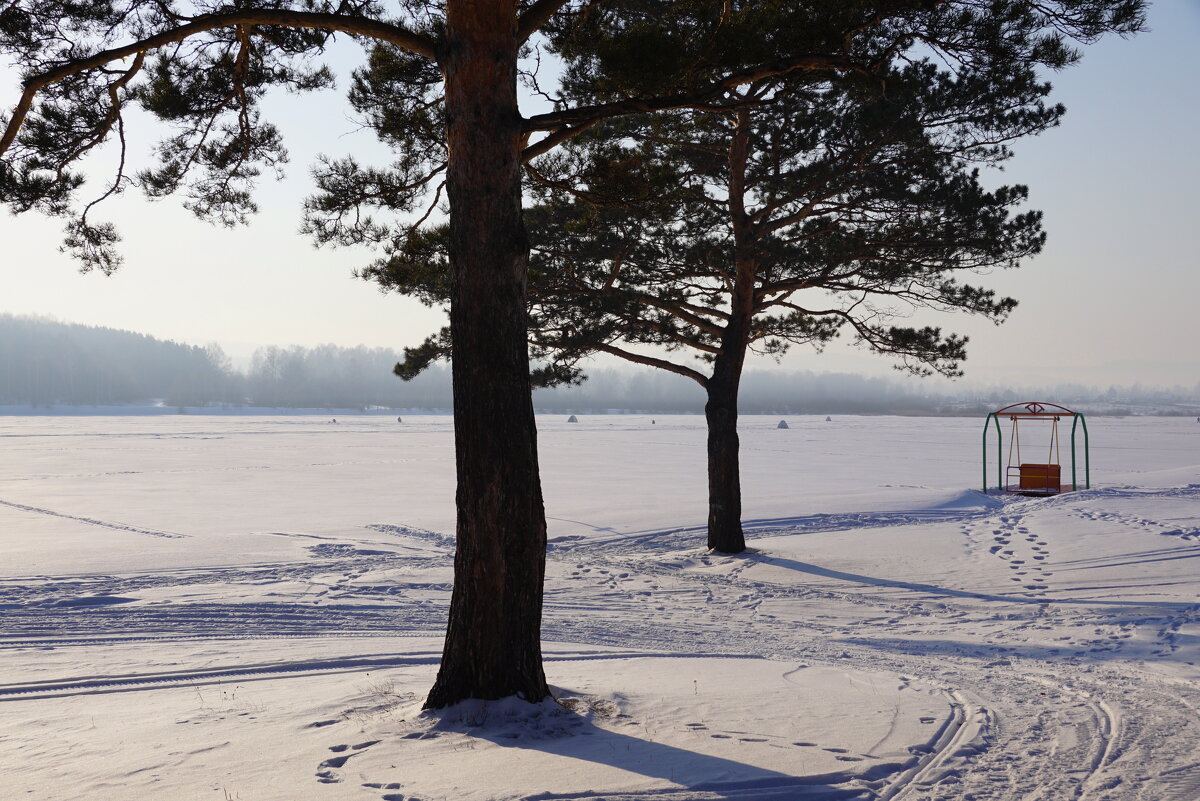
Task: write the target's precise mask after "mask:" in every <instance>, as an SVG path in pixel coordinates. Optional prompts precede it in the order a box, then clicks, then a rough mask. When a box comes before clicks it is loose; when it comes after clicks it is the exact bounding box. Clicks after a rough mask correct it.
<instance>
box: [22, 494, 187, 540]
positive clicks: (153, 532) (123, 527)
mask: <svg viewBox="0 0 1200 801" xmlns="http://www.w3.org/2000/svg"><path fill="white" fill-rule="evenodd" d="M0 506H8V507H10V508H12V509H20V510H21V511H22V512H33V513H34V514H40V515H49V516H51V517H58V518H62V519H64V520H75V521H78V522H80V523H87V524H88V525H89V526H101V527H102V528H111V529H113V530H114V531H128V532H130V533H131V534H145V535H146V536H148V537H165V538H167V539H186V538H188V537H190V536H191V535H190V534H177V533H175V532H172V531H158V530H157V529H152V528H138V527H137V526H130V525H127V524H125V523H110V522H108V521H105V520H96V519H95V518H92V517H78V516H76V515H69V514H66V513H65V512H56V511H54V510H53V509H42V508H41V507H38V506H26V505H25V504H23V503H13V502H12V501H5V500H0Z"/></svg>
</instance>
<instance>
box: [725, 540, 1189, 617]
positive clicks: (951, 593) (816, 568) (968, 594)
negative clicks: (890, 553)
mask: <svg viewBox="0 0 1200 801" xmlns="http://www.w3.org/2000/svg"><path fill="white" fill-rule="evenodd" d="M749 558H750V559H753V560H754V561H757V562H760V563H762V564H765V565H772V566H774V567H783V568H787V569H789V570H795V571H796V572H798V573H808V574H810V575H813V576H821V577H823V578H830V579H837V580H840V581H847V582H851V583H854V584H863V585H867V586H871V587H885V588H888V589H897V590H909V591H911V592H918V593H922V594H925V595H932V596H941V597H945V598H969V599H971V600H976V601H991V602H999V603H1006V604H1045V603H1054V604H1064V605H1072V606H1094V607H1118V608H1120V607H1141V608H1148V609H1163V610H1170V611H1174V612H1182V611H1184V610H1187V609H1191V608H1193V607H1195V605H1196V604H1194V603H1182V602H1178V601H1133V600H1130V601H1116V600H1089V599H1086V598H1062V597H1060V596H1058V595H1056V594H1046V595H1036V596H1035V595H1029V594H1024V593H1023V594H1021V595H995V594H991V593H986V592H973V591H971V590H956V589H952V588H950V587H939V586H937V585H936V584H925V583H922V582H917V581H901V580H899V579H889V578H882V577H879V576H864V575H862V574H859V573H847V572H845V571H843V570H834V569H832V568H828V567H821V566H820V565H815V564H811V563H809V562H801V561H799V560H797V559H787V558H784V557H781V556H772V555H768V554H763V553H756V554H750V555H749ZM1063 590H1064V591H1069V590H1070V588H1063Z"/></svg>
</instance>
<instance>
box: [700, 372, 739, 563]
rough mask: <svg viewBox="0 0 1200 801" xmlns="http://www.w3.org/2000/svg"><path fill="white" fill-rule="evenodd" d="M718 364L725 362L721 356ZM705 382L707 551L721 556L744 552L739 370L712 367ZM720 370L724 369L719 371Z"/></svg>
mask: <svg viewBox="0 0 1200 801" xmlns="http://www.w3.org/2000/svg"><path fill="white" fill-rule="evenodd" d="M717 359H718V362H720V361H722V360H724V361H726V362H727V361H729V359H728V358H726V357H725V356H724V354H722V355H721V356H718V357H717ZM715 366H716V367H717V369H715V370H714V371H713V375H712V377H711V378H710V379H709V380H708V384H707V386H706V389H707V391H708V402H707V403H705V404H704V417H705V419H706V420H707V422H708V547H709V548H711V549H713V550H714V551H720V552H721V553H741V552H742V551H744V550H746V538H745V535H744V534H743V533H742V479H741V466H740V464H739V457H738V450H739V447H740V443H739V441H738V432H737V417H738V414H737V395H738V385H739V383H740V379H741V370H740V369H738V370H737V371H736V372H735V371H732V370H730V369H729V367H730V365H721V364H719V363H718V364H717V365H715ZM722 368H724V369H722Z"/></svg>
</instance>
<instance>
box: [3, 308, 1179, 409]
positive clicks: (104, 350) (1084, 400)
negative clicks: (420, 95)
mask: <svg viewBox="0 0 1200 801" xmlns="http://www.w3.org/2000/svg"><path fill="white" fill-rule="evenodd" d="M400 359H401V354H400V353H399V352H398V351H394V350H391V349H389V348H367V347H362V346H359V347H354V348H346V347H339V346H336V345H321V346H318V347H315V348H304V347H298V346H293V347H286V348H281V347H275V346H271V347H262V348H259V349H258V350H257V351H255V353H254V355H253V357H252V358H251V360H250V365H249V367H248V368H247V369H246V370H238V369H235V368H234V366H233V364H232V362H231V360H230V359H229V357H228V356H227V355H226V354H225V353H224V351H222V350H221V348H220V347H219V346H217V345H208V346H206V347H198V346H195V345H185V344H181V343H178V342H169V341H163V340H159V339H155V338H154V337H150V336H147V335H145V334H137V333H134V332H132V331H120V330H117V329H113V328H98V327H94V326H85V325H77V324H73V323H62V322H58V321H55V320H49V319H45V318H35V317H17V316H12V315H4V314H0V406H22V407H24V406H33V407H38V408H49V407H55V406H119V405H145V404H149V403H161V404H163V405H165V406H168V407H173V408H177V409H180V410H186V409H187V408H189V407H192V408H197V407H209V408H211V407H226V408H239V407H268V408H285V409H363V410H365V409H372V408H374V409H426V410H448V409H449V408H450V407H451V405H452V402H451V394H450V370H449V367H448V366H447V365H445V364H436V365H434V366H433V367H431V368H430V369H429V370H427V371H426V372H424V373H422V374H421V375H420V376H418V377H417V378H416V379H414V380H412V381H407V382H406V381H401V380H400V379H399V378H397V377H395V376H394V375H393V374H392V367H393V366H394V365H395V364H396V362H397V361H399V360H400ZM589 375H590V378H589V380H588V381H586V382H584V383H583V384H582V385H581V386H575V387H557V388H554V389H540V390H537V391H536V392H534V396H533V399H534V406H535V408H537V409H538V410H539V411H548V412H593V413H594V412H604V411H609V410H620V411H633V412H650V413H660V414H666V413H669V412H701V411H703V409H704V393H703V392H702V391H701V390H700V388H699V387H698V386H697V385H696V384H695V383H693V382H692V381H690V380H688V379H686V378H683V377H681V376H677V375H674V374H672V373H664V372H661V371H657V370H651V369H644V368H643V369H639V368H629V369H619V370H614V369H610V368H596V369H592V370H590V371H589ZM1035 397H1037V398H1039V399H1046V398H1052V399H1057V400H1058V401H1059V402H1062V403H1066V404H1067V405H1072V404H1078V406H1079V408H1080V409H1082V410H1085V411H1098V412H1107V413H1113V414H1129V413H1143V414H1144V413H1155V414H1181V415H1193V416H1195V415H1200V384H1197V385H1196V386H1195V387H1192V388H1180V387H1176V388H1173V389H1169V390H1166V389H1147V388H1143V387H1138V386H1134V387H1124V388H1122V387H1110V388H1108V389H1106V390H1098V389H1096V388H1094V387H1084V386H1062V387H1055V388H1052V389H1048V388H1031V387H993V388H988V389H961V390H956V389H955V387H954V386H950V387H949V388H948V386H947V385H946V384H942V385H940V386H939V385H936V384H924V383H922V382H919V381H904V380H901V379H888V378H869V377H864V376H859V375H848V374H840V373H820V374H816V373H811V372H780V371H767V370H758V371H753V370H752V371H748V372H747V373H746V374H745V377H744V378H743V381H742V392H741V404H740V406H741V410H742V411H744V412H746V413H749V414H753V413H780V414H832V413H839V414H982V413H985V412H986V411H988V410H990V409H994V408H996V407H997V406H998V405H1003V404H1005V403H1011V402H1013V401H1015V400H1029V399H1031V398H1035Z"/></svg>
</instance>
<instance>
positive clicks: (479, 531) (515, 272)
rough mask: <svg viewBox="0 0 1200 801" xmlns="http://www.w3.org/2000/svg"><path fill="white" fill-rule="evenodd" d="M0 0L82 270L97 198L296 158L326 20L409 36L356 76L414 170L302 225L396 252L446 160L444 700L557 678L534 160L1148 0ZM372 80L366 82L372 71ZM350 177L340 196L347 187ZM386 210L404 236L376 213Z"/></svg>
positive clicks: (196, 182) (1056, 33)
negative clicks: (285, 123)
mask: <svg viewBox="0 0 1200 801" xmlns="http://www.w3.org/2000/svg"><path fill="white" fill-rule="evenodd" d="M2 2H3V4H2V5H0V54H2V55H3V57H4V58H6V59H8V60H9V61H11V62H12V63H14V64H15V65H16V66H17V67H18V69H19V70H20V71H21V74H22V78H23V90H22V93H21V96H20V97H19V98H18V99H17V101H16V103H15V105H14V106H13V110H12V112H11V113H8V114H6V115H5V117H4V118H3V119H2V120H0V128H2V129H3V132H2V133H0V202H3V203H4V205H6V206H7V207H8V208H9V209H11V210H13V211H15V212H18V213H20V212H27V211H34V210H36V211H39V212H42V213H48V214H52V215H57V216H61V217H63V218H65V220H66V228H67V237H66V245H67V247H68V249H69V250H70V251H71V252H72V253H73V255H74V256H75V257H76V258H78V259H79V261H80V263H81V265H82V266H83V267H84V268H85V269H91V268H97V269H100V270H103V271H110V270H112V269H115V268H116V267H117V266H118V264H119V263H120V256H119V253H118V251H117V243H118V241H119V236H118V233H117V230H116V228H115V226H114V225H112V224H111V223H109V222H105V221H98V220H96V219H94V216H93V212H94V210H95V208H96V205H97V203H98V202H100V201H102V200H104V199H105V198H107V197H110V196H112V195H113V194H116V193H118V192H121V191H123V190H125V189H126V188H128V187H130V186H135V185H136V186H138V187H140V188H141V189H142V190H143V191H145V192H147V193H148V194H150V195H151V196H162V195H165V194H171V193H176V192H178V193H181V194H183V195H184V196H185V198H186V200H185V203H186V204H187V205H188V207H189V208H190V209H191V210H192V211H193V212H195V213H196V214H198V215H200V216H202V217H204V218H206V219H211V220H213V221H216V222H219V223H222V224H227V225H228V224H238V223H241V222H243V221H244V220H245V219H246V217H247V215H248V214H250V213H251V212H253V211H254V203H253V197H252V186H253V183H254V181H255V179H256V178H257V177H258V176H259V175H260V174H261V173H263V172H264V171H267V172H270V171H272V170H275V169H278V168H279V166H280V165H281V164H282V163H283V160H284V158H285V151H284V149H283V138H282V133H281V132H280V131H279V130H278V129H277V128H276V127H275V126H274V125H272V124H271V123H270V122H269V121H268V120H266V119H264V118H263V115H262V111H261V99H262V97H263V96H264V95H265V93H266V92H267V91H268V90H270V89H272V88H279V89H284V90H293V91H305V90H310V89H314V88H317V87H320V86H325V85H328V83H329V81H330V74H329V71H328V70H327V69H325V68H324V67H323V66H322V65H321V61H320V59H321V55H322V52H323V50H324V48H325V46H326V45H327V43H328V41H329V39H330V37H332V36H334V35H335V34H346V35H349V36H351V37H354V38H357V39H358V40H360V41H362V42H364V43H368V44H369V45H370V46H379V47H383V48H395V49H396V51H395V53H393V54H391V55H390V56H389V55H388V54H383V55H379V56H378V58H379V59H381V60H384V61H386V60H388V59H389V58H391V60H392V61H394V63H395V69H394V70H393V73H394V75H395V76H397V80H396V81H393V82H391V83H387V82H384V83H378V84H375V83H372V82H371V81H370V80H365V81H364V82H362V83H361V87H360V89H361V91H362V92H368V91H372V90H380V89H381V88H383V89H387V91H379V92H378V96H379V98H380V103H381V105H380V106H379V107H380V108H381V109H384V111H381V112H380V113H386V114H387V115H388V116H387V119H388V120H389V121H391V122H395V123H396V124H397V128H396V132H395V134H394V141H395V142H396V144H397V146H398V147H399V148H400V149H401V150H402V151H403V154H402V155H401V157H400V161H399V164H400V168H399V169H396V168H395V166H393V168H392V169H390V170H387V171H378V172H368V173H364V172H363V170H361V169H355V168H351V167H349V166H348V165H347V166H346V167H345V168H344V169H342V168H339V167H338V165H339V162H337V161H330V162H327V163H326V164H325V165H324V167H322V168H319V169H318V173H319V178H318V180H319V182H324V185H325V186H326V188H327V189H332V190H334V191H332V192H326V194H329V195H332V196H334V197H332V198H331V200H330V201H329V202H331V203H332V204H333V205H332V206H330V207H328V208H327V209H326V210H328V211H330V212H332V213H333V214H334V215H335V216H337V215H342V219H341V221H340V222H337V223H335V224H332V227H331V228H329V229H327V230H325V231H324V232H323V233H322V232H321V229H320V228H319V225H320V224H319V223H317V222H315V221H314V222H312V223H311V224H312V225H313V226H314V232H316V233H318V235H319V236H325V235H329V236H331V237H333V238H336V237H339V236H342V232H344V231H350V232H351V233H350V234H349V236H351V237H357V236H360V235H366V236H370V237H371V238H373V241H375V242H377V243H378V244H379V245H380V246H381V248H383V254H382V256H381V258H383V259H385V260H389V261H390V260H394V259H397V258H399V259H400V260H403V258H404V257H405V254H406V252H407V251H406V249H407V248H408V247H409V244H408V243H409V242H410V241H412V238H410V237H409V236H408V233H409V232H412V231H413V230H414V226H413V223H412V221H411V220H407V219H395V218H393V217H392V216H391V215H392V214H393V213H399V214H407V213H409V212H410V209H413V208H415V204H416V203H417V202H418V201H425V202H427V200H428V198H429V196H431V195H432V196H433V197H436V196H437V194H438V190H439V188H440V179H436V180H435V178H436V176H439V175H441V174H442V171H441V170H440V169H439V165H440V164H441V163H442V162H443V161H444V165H445V166H444V176H445V196H446V199H447V201H448V207H449V221H450V222H449V232H448V242H449V244H448V254H449V263H450V266H451V272H452V276H451V291H450V296H451V334H450V336H451V338H452V344H453V348H454V353H455V358H454V364H453V381H454V389H455V430H456V440H455V441H456V445H455V447H456V452H457V453H456V455H457V459H456V463H457V467H458V481H459V491H458V494H457V503H458V505H459V510H458V511H459V514H458V524H457V526H458V528H457V537H458V551H457V555H456V561H455V589H454V594H453V597H452V600H451V610H450V621H449V625H448V628H447V638H446V647H445V650H444V652H443V661H442V666H441V670H440V671H439V676H438V680H437V682H436V684H435V687H434V689H433V691H432V692H431V694H430V697H429V699H428V700H427V703H428V704H429V705H430V706H432V707H442V706H446V705H449V704H452V703H455V702H456V701H459V700H462V699H465V698H498V697H503V696H507V695H519V696H521V697H523V698H526V699H527V700H530V701H537V700H540V699H542V698H545V697H546V696H547V695H548V694H549V687H548V685H547V684H546V681H545V676H544V673H543V671H542V666H541V652H540V640H539V626H540V617H541V581H542V576H543V571H544V558H545V513H544V510H543V506H542V498H541V489H540V481H539V474H538V464H537V452H536V434H535V430H534V423H533V410H532V405H531V403H530V381H529V360H528V346H527V339H528V333H527V329H526V303H525V289H526V273H527V261H528V242H527V237H526V233H525V229H524V224H523V219H522V198H521V171H522V168H523V165H524V164H526V163H528V162H529V161H530V160H531V159H536V158H537V157H539V156H542V155H546V154H548V153H550V151H551V150H553V148H555V147H557V146H558V145H560V144H562V143H563V142H566V141H568V140H570V139H572V138H574V137H576V136H578V135H580V134H582V133H583V132H585V131H587V130H588V129H590V128H591V127H593V126H595V125H597V124H599V123H601V122H603V121H604V120H608V119H611V118H614V117H619V116H625V115H629V114H634V113H650V112H657V111H665V110H680V109H709V110H712V109H730V108H734V107H739V106H741V105H743V101H742V100H740V99H738V98H737V97H736V96H734V94H736V92H735V90H736V89H737V88H738V87H743V86H748V85H750V84H752V83H754V82H755V81H759V80H766V79H770V78H772V77H778V76H799V75H809V76H811V77H812V78H813V79H814V80H817V81H830V80H835V79H840V78H842V77H845V76H853V75H858V76H872V75H877V74H878V73H880V71H886V70H887V69H889V68H890V66H889V65H890V64H891V63H892V62H893V61H894V60H895V59H897V58H902V57H905V56H906V55H907V54H910V53H912V52H914V51H915V50H927V51H930V52H932V53H935V54H937V55H938V56H939V57H941V58H944V59H946V60H947V61H948V62H949V63H951V64H954V65H958V67H960V68H962V69H969V70H972V71H975V72H978V73H979V74H981V75H985V76H989V78H990V79H993V80H1003V79H1004V76H1005V75H1007V74H1008V73H1009V71H1010V69H1011V68H1012V65H1021V64H1038V65H1045V66H1049V67H1055V68H1056V67H1061V66H1064V65H1066V64H1067V63H1070V62H1071V61H1072V60H1073V59H1074V58H1075V54H1074V51H1073V50H1072V49H1071V47H1069V46H1068V42H1069V41H1070V40H1071V39H1075V40H1079V41H1088V40H1090V39H1093V38H1095V37H1097V36H1099V35H1101V34H1103V33H1106V32H1110V31H1132V30H1134V29H1136V28H1137V26H1138V25H1139V24H1140V14H1141V5H1142V4H1141V2H1140V0H1050V1H1049V2H1044V3H1035V2H1031V1H1030V0H880V1H878V2H849V3H846V2H838V1H837V0H817V1H816V2H812V3H805V4H789V3H779V2H776V1H775V0H736V1H734V0H721V1H720V2H718V1H717V0H444V2H442V1H441V0H393V1H392V2H375V1H374V0H339V2H338V3H336V4H335V3H333V2H331V1H330V0H295V2H292V1H290V0H239V2H237V3H234V4H227V3H225V2H221V1H220V0H217V1H215V2H214V1H213V0H190V1H187V2H179V1H178V0H89V2H86V3H77V2H73V0H2ZM535 34H538V35H539V36H538V39H537V41H536V42H532V44H531V41H532V40H531V37H533V36H534V35H535ZM541 43H544V46H545V47H546V48H547V49H548V50H549V51H550V52H551V53H553V54H555V55H557V56H558V57H560V58H562V59H563V60H564V61H565V62H566V64H567V70H566V72H565V73H564V80H563V82H562V89H561V90H551V92H556V93H552V94H550V96H551V97H552V98H555V100H554V105H555V108H554V109H553V110H551V111H547V112H544V113H539V114H532V115H529V116H524V115H522V113H521V109H520V104H519V102H518V94H517V77H518V71H519V58H520V55H521V53H522V52H523V51H524V50H525V49H526V48H529V47H531V46H534V45H537V44H541ZM435 65H436V66H435ZM435 73H436V75H435ZM438 78H440V81H441V83H440V86H439V85H438V84H437V82H436V80H437V79H438ZM405 87H407V88H405ZM393 90H398V91H393ZM731 93H734V94H731ZM577 97H578V98H586V99H583V100H581V101H580V102H576V100H575V99H574V98H577ZM358 100H362V101H363V102H368V103H369V102H370V100H369V98H368V97H367V95H366V94H361V95H360V96H359V98H358ZM358 100H355V99H352V102H358ZM439 105H440V109H439V108H438V106H439ZM134 107H139V108H141V109H143V110H145V111H147V112H149V113H151V114H153V115H154V116H156V117H157V118H159V119H161V120H163V121H165V122H166V123H168V124H169V125H171V126H172V130H173V133H172V134H171V135H170V136H168V137H167V138H166V139H165V140H163V141H162V142H160V143H158V145H157V146H156V147H155V154H156V157H157V166H155V167H153V168H151V169H148V170H145V171H143V172H141V173H138V174H134V175H129V174H127V172H126V169H125V165H126V158H125V154H126V148H127V146H128V139H129V136H130V135H131V134H132V133H133V132H132V131H130V130H129V129H128V125H129V119H127V116H128V115H127V113H126V112H127V110H128V109H130V108H134ZM422 109H424V111H422ZM414 112H419V113H414ZM410 120H411V124H410V122H409V121H410ZM413 126H417V127H418V128H420V129H421V130H420V131H415V132H414V129H413ZM439 130H440V136H439V137H438V138H437V139H436V141H435V140H434V137H433V132H436V131H439ZM422 131H423V132H422ZM106 141H114V142H116V144H117V146H118V149H119V151H120V158H119V159H118V165H117V168H116V172H115V174H114V175H111V176H109V177H108V180H107V181H106V182H105V184H104V186H103V188H101V189H100V190H92V189H90V188H89V189H88V190H87V191H88V194H87V195H85V196H84V198H83V199H82V200H81V199H80V198H79V196H80V193H81V191H82V190H83V189H84V187H85V176H86V172H85V171H84V170H83V169H82V168H81V167H80V162H81V159H83V158H85V157H86V156H87V155H88V154H89V153H91V152H93V151H95V149H96V148H97V147H98V146H99V145H100V144H101V143H103V142H106ZM339 170H340V173H339ZM322 172H323V173H324V177H320V175H321V174H322ZM364 174H365V175H366V180H362V179H361V178H362V176H363V175H364ZM365 190H374V191H365ZM343 193H346V194H348V196H347V197H341V198H339V197H337V196H338V195H341V194H343ZM324 202H325V201H318V208H317V210H318V211H320V210H321V209H322V208H324V207H321V206H320V205H319V204H320V203H324ZM364 209H365V210H368V211H369V210H371V209H383V210H384V211H385V212H386V213H387V215H388V218H387V219H386V220H385V221H384V222H383V223H381V225H382V226H383V229H376V228H371V227H369V226H365V225H363V224H361V223H360V222H358V221H357V220H358V218H359V214H360V213H361V212H362V211H363V210H364ZM351 219H354V220H355V222H354V223H353V224H349V225H348V224H347V221H348V220H351ZM384 229H386V230H387V231H388V232H389V233H388V234H381V233H380V231H381V230H384ZM359 231H362V232H365V233H360V232H359Z"/></svg>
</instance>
